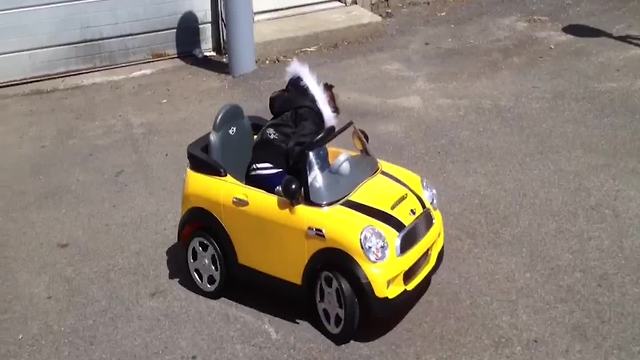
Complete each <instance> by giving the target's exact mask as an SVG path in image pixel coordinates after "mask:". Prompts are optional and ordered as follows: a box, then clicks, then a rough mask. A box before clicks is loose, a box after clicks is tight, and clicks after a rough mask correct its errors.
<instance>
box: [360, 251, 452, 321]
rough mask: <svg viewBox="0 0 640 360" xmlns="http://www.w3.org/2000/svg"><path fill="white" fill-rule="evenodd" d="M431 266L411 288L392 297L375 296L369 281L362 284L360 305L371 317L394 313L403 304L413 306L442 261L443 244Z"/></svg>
mask: <svg viewBox="0 0 640 360" xmlns="http://www.w3.org/2000/svg"><path fill="white" fill-rule="evenodd" d="M434 255H435V256H434V262H433V266H431V267H430V268H425V269H426V270H425V272H424V273H423V274H421V277H420V278H419V279H416V282H415V284H414V287H413V288H412V289H411V290H405V291H403V292H401V293H400V294H398V295H397V296H395V297H394V298H392V299H390V298H380V297H378V296H376V294H375V292H374V290H373V287H372V286H371V284H370V283H368V282H365V283H363V284H362V288H361V289H362V290H363V294H361V295H363V296H360V298H359V301H361V305H364V306H365V310H366V311H367V313H368V315H371V316H373V317H383V316H386V315H388V314H390V313H394V312H395V309H398V308H399V307H403V306H409V307H411V306H413V304H414V303H415V302H416V301H418V300H419V299H420V296H422V295H423V294H424V292H425V291H426V290H427V289H428V287H429V285H430V283H431V278H432V276H433V275H434V274H435V273H436V272H437V271H438V269H439V268H440V265H441V264H442V261H443V260H444V246H441V247H440V248H439V251H438V252H437V254H434Z"/></svg>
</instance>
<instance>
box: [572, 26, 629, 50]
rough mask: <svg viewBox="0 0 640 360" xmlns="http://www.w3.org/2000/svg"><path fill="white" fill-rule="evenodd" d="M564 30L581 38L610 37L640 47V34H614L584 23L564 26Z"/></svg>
mask: <svg viewBox="0 0 640 360" xmlns="http://www.w3.org/2000/svg"><path fill="white" fill-rule="evenodd" d="M562 32H564V33H565V34H567V35H571V36H575V37H579V38H590V39H594V38H602V37H604V38H609V39H613V40H617V41H620V42H623V43H625V44H629V45H633V46H637V47H640V35H631V34H626V35H618V36H616V35H613V34H611V33H609V32H606V31H604V30H601V29H598V28H595V27H592V26H589V25H583V24H570V25H567V26H565V27H563V28H562Z"/></svg>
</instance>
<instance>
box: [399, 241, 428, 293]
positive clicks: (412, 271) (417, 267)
mask: <svg viewBox="0 0 640 360" xmlns="http://www.w3.org/2000/svg"><path fill="white" fill-rule="evenodd" d="M429 255H431V249H430V248H429V249H427V251H425V252H424V254H422V256H420V258H418V260H417V261H416V262H415V263H414V264H413V265H411V267H410V268H408V269H407V271H405V272H404V274H403V275H402V281H404V285H405V286H407V285H409V283H411V281H413V279H415V278H416V276H417V275H418V274H419V273H420V271H422V269H424V266H425V265H426V264H427V262H428V261H429Z"/></svg>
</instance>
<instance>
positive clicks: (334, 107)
mask: <svg viewBox="0 0 640 360" xmlns="http://www.w3.org/2000/svg"><path fill="white" fill-rule="evenodd" d="M322 87H323V89H324V93H325V94H326V95H327V99H328V100H329V106H330V107H331V111H332V112H333V113H334V114H336V115H340V108H339V107H338V103H337V102H336V94H335V93H334V92H333V88H334V87H335V86H333V84H329V83H322Z"/></svg>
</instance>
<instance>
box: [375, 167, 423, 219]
mask: <svg viewBox="0 0 640 360" xmlns="http://www.w3.org/2000/svg"><path fill="white" fill-rule="evenodd" d="M380 174H382V176H384V177H386V178H388V179H391V180H393V181H395V182H397V183H398V184H400V185H402V186H404V187H405V188H407V190H409V191H411V193H412V194H413V195H414V196H415V197H416V198H417V199H418V201H419V202H420V206H422V210H425V209H426V208H427V204H425V202H424V200H423V199H422V196H420V195H419V194H418V193H417V192H415V191H413V189H412V188H411V187H410V186H409V185H407V184H406V183H405V182H404V181H402V180H400V179H398V178H397V177H395V176H393V175H391V174H389V173H388V172H386V171H384V170H382V171H381V172H380Z"/></svg>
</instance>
